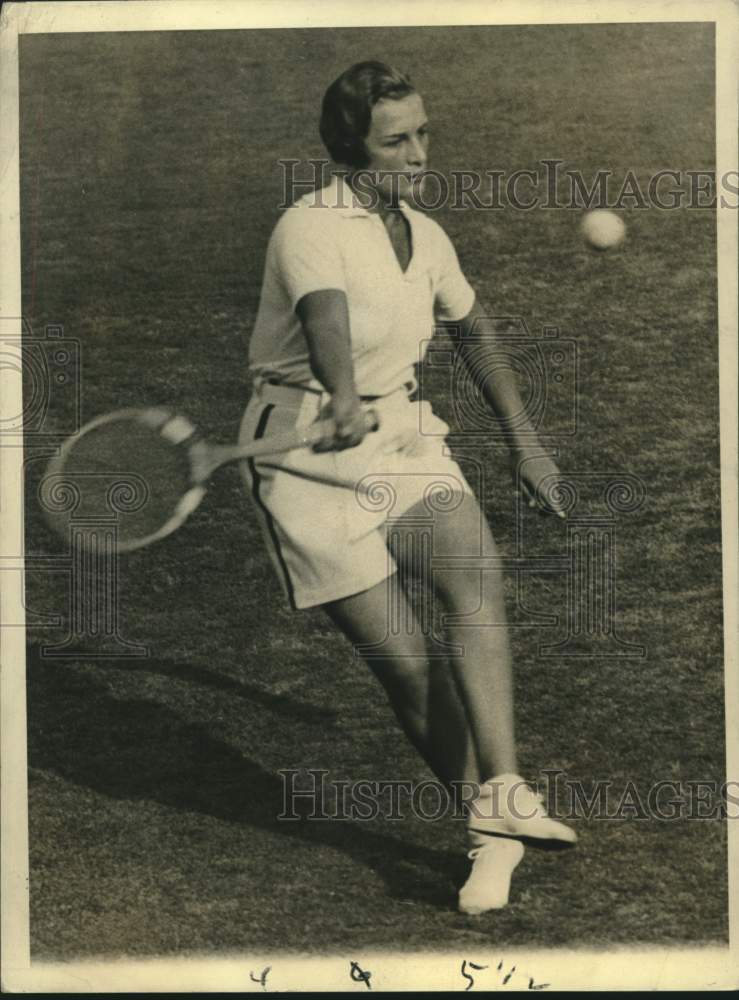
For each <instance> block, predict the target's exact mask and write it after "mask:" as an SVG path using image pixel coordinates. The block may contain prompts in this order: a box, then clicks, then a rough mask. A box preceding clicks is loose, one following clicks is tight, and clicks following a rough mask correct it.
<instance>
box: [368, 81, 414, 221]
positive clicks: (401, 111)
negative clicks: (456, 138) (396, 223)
mask: <svg viewBox="0 0 739 1000" xmlns="http://www.w3.org/2000/svg"><path fill="white" fill-rule="evenodd" d="M428 144H429V139H428V120H427V118H426V112H425V110H424V107H423V101H422V100H421V98H420V97H419V95H418V94H409V95H408V96H407V97H401V98H400V99H399V100H396V101H393V100H387V99H386V100H382V101H378V102H377V104H376V105H375V106H374V108H373V109H372V120H371V122H370V129H369V132H368V134H367V136H366V138H365V140H364V145H365V148H366V150H367V155H368V157H369V161H370V162H369V163H368V164H367V167H366V168H365V170H366V171H368V172H370V173H375V172H376V173H377V174H378V175H379V176H378V177H377V178H376V179H373V181H372V186H373V187H374V188H375V189H376V190H377V192H378V194H379V195H380V197H381V199H382V200H383V201H386V202H387V201H395V200H397V199H398V198H409V197H412V195H413V190H414V188H416V189H417V188H418V186H419V185H420V183H421V175H422V173H423V170H424V168H425V166H426V159H427V155H428ZM414 178H416V180H415V181H414Z"/></svg>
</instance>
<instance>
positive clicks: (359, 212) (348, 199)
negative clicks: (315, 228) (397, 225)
mask: <svg viewBox="0 0 739 1000" xmlns="http://www.w3.org/2000/svg"><path fill="white" fill-rule="evenodd" d="M298 204H301V205H304V206H306V207H308V208H330V209H332V210H333V211H335V212H336V213H337V214H338V215H341V216H342V217H343V218H346V219H354V218H357V217H359V216H370V215H372V214H373V213H372V212H368V211H367V209H366V208H363V207H362V205H361V204H360V202H359V201H358V199H357V196H356V195H355V194H354V192H353V191H352V189H351V188H350V187H349V185H348V183H347V182H346V180H345V178H344V177H342V176H341V175H340V174H334V175H333V177H332V178H331V180H330V182H329V183H328V184H327V185H326V187H323V188H318V189H317V190H316V191H313V192H312V193H310V194H306V195H303V197H302V198H301V199H300V201H299V203H298ZM398 208H399V209H400V211H401V212H402V213H403V215H404V216H405V217H406V218H407V219H408V221H410V211H411V210H410V208H409V207H408V205H406V204H405V202H404V201H401V202H400V203H399V205H398Z"/></svg>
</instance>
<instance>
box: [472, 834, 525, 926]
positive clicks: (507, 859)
mask: <svg viewBox="0 0 739 1000" xmlns="http://www.w3.org/2000/svg"><path fill="white" fill-rule="evenodd" d="M472 839H473V842H475V841H476V840H479V841H480V842H479V844H478V846H476V847H473V848H472V850H471V851H470V852H469V854H468V855H467V857H468V858H469V859H470V860H471V861H472V871H471V872H470V877H469V878H468V879H467V881H466V882H465V884H464V885H463V886H462V888H461V889H460V890H459V911H460V913H468V914H469V915H470V916H477V915H478V914H480V913H486V912H487V911H488V910H500V909H502V908H503V907H504V906H505V905H506V904H507V903H508V894H509V892H510V888H511V876H512V875H513V871H514V869H515V867H516V865H517V864H518V863H519V862H520V860H521V858H522V857H523V844H522V843H521V841H520V840H511V839H505V838H502V837H487V838H482V837H481V838H474V837H473V838H472Z"/></svg>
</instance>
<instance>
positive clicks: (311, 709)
mask: <svg viewBox="0 0 739 1000" xmlns="http://www.w3.org/2000/svg"><path fill="white" fill-rule="evenodd" d="M80 659H84V656H80ZM45 662H46V663H49V662H50V661H49V660H47V661H45ZM111 668H112V669H115V670H122V671H125V672H127V673H143V674H159V675H161V676H162V677H176V678H177V679H178V680H185V681H193V682H194V683H195V684H201V685H203V687H209V688H212V689H214V690H216V691H225V692H226V693H228V694H235V695H238V697H240V698H243V699H244V701H248V702H250V703H251V704H254V705H259V706H260V707H261V708H266V709H269V711H271V712H276V713H277V714H278V715H283V716H285V717H286V718H288V719H291V720H293V721H295V720H299V721H301V722H316V723H319V724H320V725H321V726H329V725H332V724H333V723H334V722H335V721H336V719H337V713H336V712H335V711H334V710H333V709H331V708H328V707H327V708H324V707H319V706H317V705H309V704H307V703H306V702H304V701H297V700H296V699H295V698H291V697H290V695H287V694H273V693H272V692H271V691H265V690H264V688H260V687H258V686H257V685H256V684H248V683H246V682H245V681H241V680H237V679H236V678H234V677H226V676H224V675H223V674H218V673H216V672H215V671H213V670H208V669H206V668H205V667H201V666H197V665H196V664H193V663H187V662H184V661H183V662H179V661H174V660H164V659H159V658H157V657H148V658H146V659H141V660H125V659H117V660H116V659H110V660H106V661H105V669H106V670H108V669H111Z"/></svg>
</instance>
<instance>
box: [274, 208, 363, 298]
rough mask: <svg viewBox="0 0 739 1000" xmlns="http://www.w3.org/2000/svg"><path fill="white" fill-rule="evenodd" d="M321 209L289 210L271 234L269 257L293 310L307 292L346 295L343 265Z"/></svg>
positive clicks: (327, 214)
mask: <svg viewBox="0 0 739 1000" xmlns="http://www.w3.org/2000/svg"><path fill="white" fill-rule="evenodd" d="M333 224H335V223H334V220H332V218H331V213H330V212H329V211H328V210H327V209H323V208H308V207H299V208H289V209H288V210H287V211H286V212H285V214H284V215H283V216H282V218H281V219H280V221H279V222H278V223H277V226H276V227H275V231H274V233H273V234H272V245H271V247H270V254H271V257H272V265H273V266H274V267H275V268H276V270H277V276H278V278H279V280H280V281H281V283H282V285H283V286H284V288H285V289H286V291H287V294H288V296H289V298H290V303H291V305H292V307H293V309H294V308H295V306H296V305H297V304H298V302H299V301H300V300H301V299H302V298H303V296H304V295H308V293H309V292H320V291H324V290H326V289H328V288H335V289H338V290H339V291H346V278H345V274H344V262H343V259H342V256H341V251H340V248H339V246H338V242H337V240H336V238H335V235H334V231H333Z"/></svg>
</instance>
